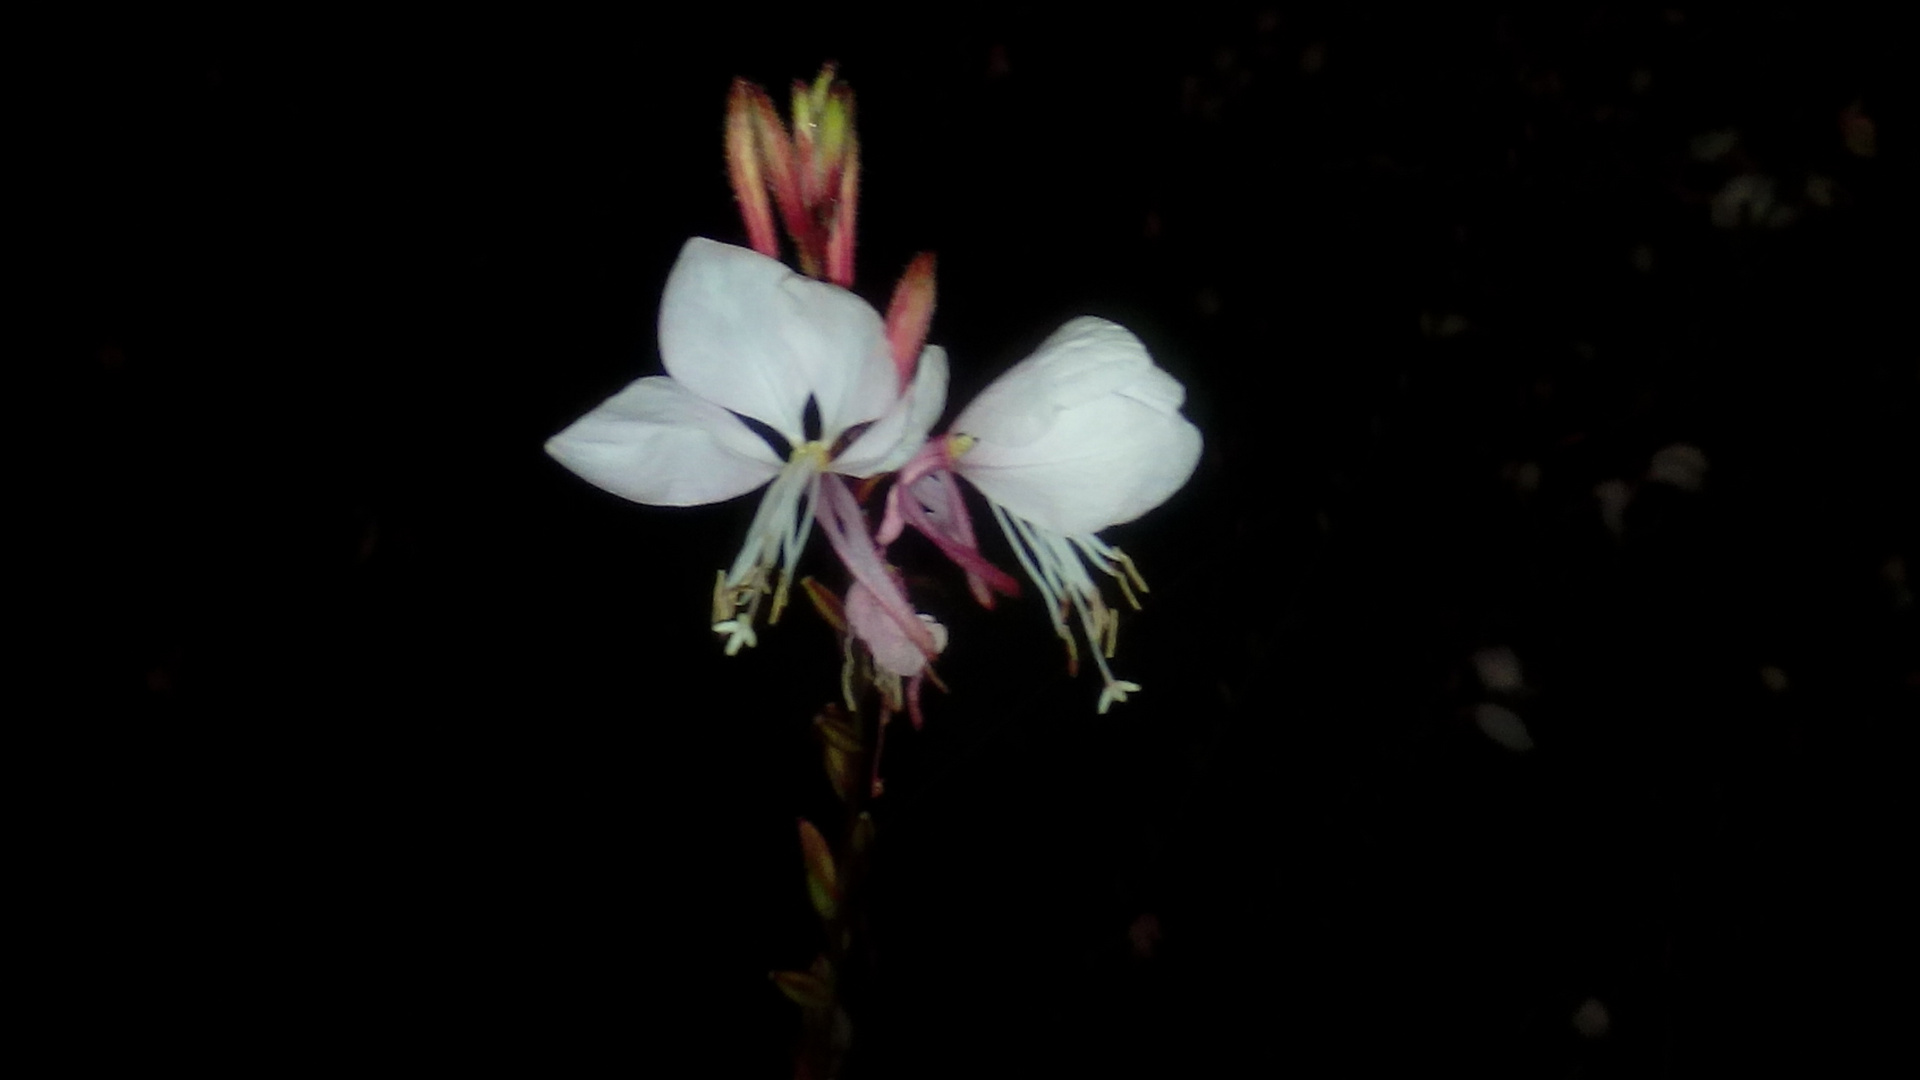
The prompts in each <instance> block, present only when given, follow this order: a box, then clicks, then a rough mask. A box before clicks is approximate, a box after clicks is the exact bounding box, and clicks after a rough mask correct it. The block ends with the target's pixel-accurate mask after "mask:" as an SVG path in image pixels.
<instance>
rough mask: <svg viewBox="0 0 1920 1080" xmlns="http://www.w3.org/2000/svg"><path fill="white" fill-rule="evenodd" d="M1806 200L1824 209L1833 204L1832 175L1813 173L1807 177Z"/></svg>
mask: <svg viewBox="0 0 1920 1080" xmlns="http://www.w3.org/2000/svg"><path fill="white" fill-rule="evenodd" d="M1807 201H1808V202H1810V203H1812V204H1813V205H1815V206H1818V207H1820V208H1822V209H1825V208H1827V207H1829V206H1832V205H1833V177H1831V176H1828V175H1826V174H1824V173H1813V174H1812V175H1810V176H1808V177H1807Z"/></svg>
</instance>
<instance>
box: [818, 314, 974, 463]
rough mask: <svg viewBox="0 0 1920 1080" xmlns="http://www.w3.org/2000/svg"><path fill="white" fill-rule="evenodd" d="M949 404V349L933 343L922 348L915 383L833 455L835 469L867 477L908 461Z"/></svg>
mask: <svg viewBox="0 0 1920 1080" xmlns="http://www.w3.org/2000/svg"><path fill="white" fill-rule="evenodd" d="M946 407H947V351H946V350H945V349H942V348H941V347H940V346H938V345H929V346H927V347H926V348H925V349H923V350H921V352H920V365H919V367H918V369H917V370H916V371H915V372H914V376H913V385H911V386H909V387H907V392H906V393H905V394H903V395H901V397H900V400H899V401H897V402H895V403H894V406H893V408H892V409H889V410H888V411H887V414H886V415H885V416H882V417H881V418H880V419H878V420H876V421H874V423H873V426H872V427H870V428H868V429H867V430H866V431H864V432H862V433H861V434H860V437H859V438H857V439H855V440H853V443H852V445H850V446H848V447H847V448H846V449H845V450H843V451H841V452H840V456H839V457H836V458H834V459H833V471H834V472H837V473H841V474H843V475H845V476H856V477H866V476H871V475H873V474H874V473H882V472H892V471H893V470H895V469H897V468H899V467H900V466H902V465H905V464H906V463H907V461H908V460H909V459H911V458H912V457H913V455H915V454H917V453H919V452H920V447H921V446H923V445H924V444H925V443H926V441H927V433H928V432H930V431H932V430H933V425H934V422H935V421H937V420H939V419H940V413H941V412H942V411H943V410H945V409H946Z"/></svg>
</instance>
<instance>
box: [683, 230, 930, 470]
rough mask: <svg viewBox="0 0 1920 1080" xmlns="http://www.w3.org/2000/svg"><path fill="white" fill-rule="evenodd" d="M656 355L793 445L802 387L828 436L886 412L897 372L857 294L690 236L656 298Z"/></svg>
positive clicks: (702, 391)
mask: <svg viewBox="0 0 1920 1080" xmlns="http://www.w3.org/2000/svg"><path fill="white" fill-rule="evenodd" d="M660 358H661V360H662V362H664V363H665V365H666V368H667V373H668V374H669V375H672V376H673V377H674V378H675V379H678V380H679V381H680V383H681V384H682V385H684V386H685V387H686V388H687V389H688V390H691V391H693V392H694V393H695V394H698V395H699V396H701V397H703V398H706V399H707V400H708V401H711V402H713V403H715V404H717V405H721V406H724V407H725V408H728V409H731V410H733V411H734V412H737V413H741V414H742V415H745V416H750V417H753V418H754V419H755V420H759V421H760V422H762V423H764V424H766V425H768V426H769V427H772V428H773V429H774V430H776V431H778V432H779V433H780V434H781V435H783V436H785V437H786V439H787V441H789V442H791V443H793V444H795V445H796V446H797V445H799V444H800V443H802V442H804V441H805V437H804V434H803V432H802V430H801V417H802V415H803V413H804V412H805V409H806V404H807V398H808V397H809V396H811V397H812V398H813V399H814V401H815V403H816V405H817V406H818V408H819V410H820V422H821V428H822V431H821V436H822V438H824V439H826V440H828V441H831V440H832V439H833V438H834V437H836V436H837V435H838V434H839V433H840V432H841V431H844V430H845V429H847V428H848V427H851V426H852V425H854V424H858V423H864V422H866V421H868V420H873V419H875V418H877V417H879V416H880V415H881V414H882V413H884V412H886V411H887V409H888V407H889V406H891V405H892V404H893V402H894V399H895V398H896V397H897V396H898V394H897V380H898V376H897V375H896V374H895V372H894V366H893V359H892V356H891V354H890V352H889V349H888V346H887V338H886V327H885V325H884V324H883V323H882V322H881V320H880V315H879V313H878V312H876V311H874V310H873V308H872V307H869V306H868V305H867V303H866V301H864V300H862V299H860V298H859V297H857V296H855V295H854V294H852V293H850V292H848V291H847V290H845V289H842V288H839V287H838V286H835V285H828V284H826V283H824V282H819V281H813V280H810V279H808V278H804V277H801V276H800V275H798V274H796V273H794V272H793V271H791V270H789V269H787V268H786V266H784V265H783V264H781V263H779V262H777V261H775V260H773V259H769V258H767V257H766V256H765V255H762V254H760V253H758V252H755V251H749V250H747V249H746V248H740V247H733V246H731V245H728V244H721V243H716V242H714V241H712V240H706V239H702V238H699V237H695V238H694V239H692V240H689V241H687V244H686V246H685V247H683V248H681V249H680V258H679V260H678V261H677V262H675V263H674V265H673V272H672V273H671V274H670V275H668V277H667V288H666V294H665V295H664V296H663V297H662V298H661V300H660Z"/></svg>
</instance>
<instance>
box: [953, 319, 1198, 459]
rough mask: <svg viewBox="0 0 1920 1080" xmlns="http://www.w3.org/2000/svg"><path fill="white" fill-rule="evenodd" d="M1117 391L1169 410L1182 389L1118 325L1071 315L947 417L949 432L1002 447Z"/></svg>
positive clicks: (1028, 438)
mask: <svg viewBox="0 0 1920 1080" xmlns="http://www.w3.org/2000/svg"><path fill="white" fill-rule="evenodd" d="M1116 391H1123V392H1126V393H1128V394H1129V395H1131V396H1134V397H1137V398H1138V399H1139V400H1140V401H1141V402H1142V403H1143V404H1148V405H1153V406H1155V407H1158V408H1160V409H1162V410H1163V411H1165V412H1174V411H1177V410H1178V409H1179V408H1180V403H1181V402H1182V401H1183V400H1185V398H1186V391H1185V390H1184V389H1183V388H1182V387H1181V386H1180V384H1179V382H1178V381H1176V380H1175V379H1174V378H1173V376H1171V375H1168V374H1167V373H1166V372H1164V371H1161V370H1160V369H1159V368H1158V367H1156V366H1154V363H1153V358H1152V357H1150V356H1148V355H1147V347H1146V346H1145V345H1142V344H1141V343H1140V339H1139V338H1137V337H1134V336H1133V334H1132V332H1131V331H1129V330H1127V328H1126V327H1124V326H1121V325H1119V324H1118V323H1112V322H1108V321H1107V320H1105V319H1096V318H1093V317H1091V316H1084V317H1082V318H1078V319H1074V320H1072V321H1070V322H1068V323H1067V324H1066V325H1065V326H1062V327H1061V328H1060V329H1059V330H1057V331H1055V332H1054V334H1053V336H1052V337H1049V338H1048V339H1047V340H1046V341H1044V342H1041V344H1040V347H1039V348H1038V349H1037V350H1035V351H1034V354H1033V355H1032V356H1029V357H1027V358H1026V359H1025V360H1022V361H1020V362H1019V363H1018V364H1015V365H1014V366H1013V367H1012V368H1009V369H1008V370H1007V372H1006V374H1004V375H1002V376H1000V377H999V378H998V379H995V380H994V381H993V383H992V385H990V386H988V387H987V388H986V389H985V390H983V391H981V392H980V396H979V397H977V398H975V399H974V400H973V401H972V403H970V404H969V405H968V406H967V407H966V408H965V409H964V410H962V411H961V413H960V415H959V417H958V418H956V419H955V420H954V422H953V430H954V431H955V432H959V433H964V434H967V435H972V436H974V437H975V438H978V439H984V440H988V441H991V442H994V443H997V444H999V445H1002V446H1020V445H1023V444H1025V443H1027V442H1031V441H1033V440H1034V439H1038V438H1040V437H1042V436H1044V435H1045V434H1046V433H1047V431H1048V429H1049V427H1050V426H1051V425H1052V423H1053V414H1054V413H1055V412H1057V411H1058V410H1060V409H1066V408H1072V407H1074V406H1076V405H1082V404H1085V403H1087V402H1089V401H1092V400H1095V399H1098V398H1100V397H1104V396H1106V395H1108V394H1112V393H1114V392H1116Z"/></svg>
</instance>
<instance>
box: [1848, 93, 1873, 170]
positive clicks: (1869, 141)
mask: <svg viewBox="0 0 1920 1080" xmlns="http://www.w3.org/2000/svg"><path fill="white" fill-rule="evenodd" d="M1840 138H1841V141H1843V142H1845V143H1846V144H1847V152H1848V153H1850V154H1852V155H1854V156H1855V157H1869V158H1870V157H1872V156H1873V155H1874V153H1875V150H1876V147H1875V143H1876V141H1877V140H1876V139H1875V138H1874V130H1873V118H1872V117H1870V116H1868V115H1867V114H1866V113H1864V112H1861V111H1860V103H1859V102H1857V101H1856V102H1854V103H1853V104H1851V105H1849V106H1847V110H1846V111H1845V112H1843V113H1841V114H1840Z"/></svg>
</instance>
